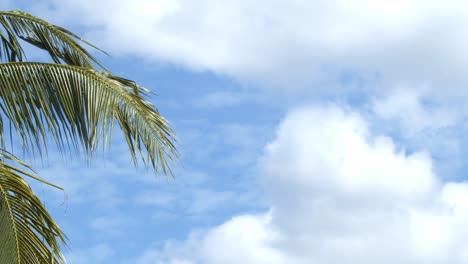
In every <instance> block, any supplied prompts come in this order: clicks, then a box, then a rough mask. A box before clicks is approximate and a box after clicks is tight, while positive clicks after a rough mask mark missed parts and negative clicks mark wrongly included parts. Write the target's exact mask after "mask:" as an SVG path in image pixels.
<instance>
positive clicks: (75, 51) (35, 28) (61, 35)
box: [0, 11, 105, 69]
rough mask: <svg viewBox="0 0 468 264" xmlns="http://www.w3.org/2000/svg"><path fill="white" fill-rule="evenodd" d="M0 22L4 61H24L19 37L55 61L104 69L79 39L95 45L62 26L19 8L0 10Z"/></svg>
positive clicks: (0, 41)
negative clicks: (18, 9) (15, 9)
mask: <svg viewBox="0 0 468 264" xmlns="http://www.w3.org/2000/svg"><path fill="white" fill-rule="evenodd" d="M0 24H1V26H3V29H4V31H1V30H0V46H1V47H2V48H1V51H2V52H0V60H2V61H4V62H22V61H26V60H25V53H24V49H23V47H22V46H21V43H20V41H19V39H22V40H24V41H26V42H28V43H30V44H32V45H34V46H36V47H38V48H40V49H43V50H45V51H47V52H48V53H49V55H50V57H51V58H52V60H53V61H54V62H55V63H65V64H69V65H76V66H83V67H91V68H94V66H93V62H94V63H96V64H97V65H99V66H100V67H101V68H103V69H105V68H104V66H103V65H101V64H100V63H99V61H97V60H96V59H95V58H94V57H93V56H92V55H91V53H89V52H88V51H87V50H86V49H85V48H84V47H83V46H81V45H80V44H79V42H78V41H81V42H83V43H86V44H87V45H89V46H91V47H93V48H96V47H95V46H93V45H91V44H90V43H88V42H86V41H84V40H83V39H81V38H80V37H79V36H77V35H75V34H74V33H72V32H70V31H68V30H66V29H64V28H62V27H59V26H55V25H52V24H50V23H48V22H47V21H44V20H42V19H39V18H37V17H35V16H33V15H30V14H28V13H25V12H21V11H2V12H0ZM18 38H19V39H18ZM96 49H98V48H96ZM98 50H100V49H98ZM100 51H101V52H104V51H102V50H100ZM104 53H105V52H104Z"/></svg>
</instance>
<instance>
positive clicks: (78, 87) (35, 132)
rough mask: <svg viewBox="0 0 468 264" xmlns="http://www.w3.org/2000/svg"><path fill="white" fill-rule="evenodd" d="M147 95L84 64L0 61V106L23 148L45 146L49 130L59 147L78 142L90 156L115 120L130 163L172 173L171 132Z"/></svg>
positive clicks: (126, 82) (172, 143) (174, 155)
mask: <svg viewBox="0 0 468 264" xmlns="http://www.w3.org/2000/svg"><path fill="white" fill-rule="evenodd" d="M148 93H149V91H148V90H147V89H145V88H143V87H141V86H138V85H137V84H135V83H134V82H132V81H129V80H126V79H123V78H120V77H117V76H114V75H111V74H109V73H107V72H101V71H97V70H94V69H90V68H85V67H77V66H69V65H59V64H47V63H32V62H15V63H3V64H0V110H1V111H2V112H3V113H4V114H5V116H6V117H7V118H8V120H9V121H10V122H12V124H13V126H14V128H15V131H16V132H17V134H18V137H19V138H20V139H21V141H22V143H23V147H25V148H26V149H28V148H36V149H38V150H39V151H40V150H41V149H43V148H46V146H47V139H48V134H50V135H52V139H53V140H54V141H55V142H56V143H57V145H58V146H59V148H61V149H63V148H65V147H67V146H69V145H70V144H71V145H73V146H75V148H76V149H79V148H80V146H84V148H85V151H86V152H87V153H88V154H92V153H93V152H94V151H95V149H96V146H97V145H98V143H99V142H100V141H102V144H104V145H107V144H108V141H109V138H110V137H111V136H109V135H112V130H113V127H114V123H115V121H117V123H118V124H119V126H120V128H121V130H122V131H123V134H124V136H125V139H126V141H127V144H128V146H129V148H130V153H131V155H132V158H133V161H134V162H135V163H137V160H138V158H137V156H138V155H140V156H141V158H142V160H143V161H144V162H145V163H146V164H148V163H149V164H150V165H151V166H152V167H153V168H154V169H155V171H157V170H159V169H162V172H163V173H164V174H166V175H167V174H171V175H172V171H171V165H172V163H173V162H174V161H175V160H176V159H177V153H176V149H175V146H174V142H175V139H174V134H173V132H172V131H171V129H170V128H169V125H168V122H167V120H166V119H164V118H163V117H162V116H161V115H160V113H159V112H158V111H157V109H156V108H155V107H154V105H152V104H151V103H150V102H149V101H147V100H146V99H145V97H146V96H147V95H148ZM0 118H1V117H0ZM0 123H4V121H3V120H0Z"/></svg>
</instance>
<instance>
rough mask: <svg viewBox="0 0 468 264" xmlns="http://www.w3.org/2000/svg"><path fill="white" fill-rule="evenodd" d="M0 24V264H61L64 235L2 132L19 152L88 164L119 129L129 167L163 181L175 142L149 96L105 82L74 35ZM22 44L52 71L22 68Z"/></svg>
mask: <svg viewBox="0 0 468 264" xmlns="http://www.w3.org/2000/svg"><path fill="white" fill-rule="evenodd" d="M0 24H1V27H0V47H1V48H0V62H1V63H0V111H1V113H0V241H2V242H3V241H5V243H2V244H0V263H64V261H65V260H64V258H63V256H62V254H61V251H60V245H59V244H60V243H65V235H64V234H63V232H62V231H61V230H60V228H59V227H58V226H57V224H56V223H55V222H54V221H53V219H52V218H51V216H50V215H49V214H48V212H47V210H46V209H45V207H44V206H43V205H42V203H41V202H40V200H39V199H38V198H37V196H36V195H35V194H34V192H33V191H32V190H31V188H30V187H29V185H28V184H27V182H26V181H25V180H24V177H25V176H28V177H33V178H35V179H38V180H40V181H43V182H45V181H44V180H43V179H41V178H39V177H38V176H36V175H34V174H33V173H31V172H28V169H30V168H29V167H28V166H27V165H26V164H25V163H24V162H22V161H21V160H19V159H18V158H16V157H15V156H13V155H12V154H11V153H9V152H8V151H7V150H6V144H5V141H6V140H5V134H6V132H5V128H6V127H7V126H8V127H13V128H14V129H13V131H14V132H13V133H14V134H15V135H16V136H17V137H18V139H19V142H20V143H21V146H22V148H23V149H25V150H31V151H34V152H37V153H39V154H43V153H44V152H45V153H46V152H47V145H48V142H49V143H50V142H51V140H52V142H53V143H55V145H56V146H57V148H58V149H59V150H61V151H66V150H70V148H73V149H74V150H76V151H81V150H83V151H84V152H86V154H87V155H88V156H90V155H92V154H93V153H94V152H95V151H96V149H97V146H98V145H100V144H102V145H104V146H106V145H108V144H109V143H110V141H111V138H112V132H113V130H114V126H115V124H118V127H119V128H120V130H121V131H122V132H123V135H124V137H125V140H126V142H127V144H128V147H129V151H130V154H131V156H132V160H133V162H134V163H135V165H136V164H137V163H138V160H142V161H143V162H144V164H145V165H149V166H151V167H152V168H153V169H154V170H155V172H161V173H163V174H164V175H173V171H172V167H173V165H174V163H175V162H176V161H177V152H176V148H175V145H174V141H175V139H174V134H173V132H172V130H171V129H170V127H169V125H168V122H167V120H166V119H164V118H163V117H162V116H161V114H160V113H159V112H158V110H157V109H156V107H155V106H154V105H153V104H151V103H150V102H149V101H148V97H149V96H150V95H151V92H150V91H149V90H147V89H145V88H144V87H141V86H139V85H137V84H136V83H135V82H133V81H131V80H127V79H125V78H122V77H118V76H115V75H113V74H111V73H110V72H109V71H108V70H106V69H105V68H104V66H102V65H101V64H100V63H99V61H98V60H97V59H96V58H94V57H93V56H92V55H91V53H90V52H88V51H87V50H86V49H85V48H84V47H83V46H82V45H81V43H85V44H88V45H91V44H89V43H87V42H85V41H84V40H82V39H81V38H79V37H78V36H77V35H75V34H73V33H72V32H70V31H68V30H66V29H64V28H61V27H58V26H55V25H52V24H50V23H48V22H46V21H44V20H41V19H39V18H37V17H34V16H32V15H30V14H27V13H24V12H20V11H4V12H0ZM25 44H32V45H34V46H36V47H38V48H40V49H42V50H45V51H46V52H47V53H48V54H49V55H50V58H51V60H52V61H53V63H43V62H28V61H27V60H26V54H25V51H24V47H23V45H25ZM91 47H94V46H92V45H91ZM94 48H95V47H94ZM11 163H15V164H17V165H19V167H24V168H25V169H26V170H25V169H20V168H19V167H18V166H13V165H9V164H11ZM46 183H47V182H46ZM48 184H50V183H48Z"/></svg>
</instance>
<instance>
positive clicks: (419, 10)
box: [27, 0, 468, 93]
mask: <svg viewBox="0 0 468 264" xmlns="http://www.w3.org/2000/svg"><path fill="white" fill-rule="evenodd" d="M45 3H47V4H45ZM466 7H467V6H466V3H465V2H463V1H456V0H455V1H448V2H447V1H445V2H444V3H441V2H440V1H435V0H429V1H427V0H426V1H422V0H410V1H402V0H398V1H396V0H393V1H389V0H379V1H373V0H372V1H371V0H352V1H349V0H333V1H302V0H292V1H254V2H252V1H246V0H241V1H239V0H236V1H234V0H227V1H223V3H222V4H220V3H219V2H218V1H213V0H202V1H197V2H196V3H194V2H192V1H188V0H169V1H154V0H136V1H132V2H129V1H125V0H117V1H111V0H104V1H99V2H96V1H91V0H70V1H58V0H52V1H45V0H43V1H37V2H35V3H34V4H31V3H28V6H27V8H28V9H31V10H32V11H33V12H35V13H38V14H41V15H43V16H46V17H48V18H49V19H51V20H53V21H56V22H57V23H73V24H79V25H84V26H85V29H86V32H87V36H88V37H89V38H91V39H92V40H93V41H94V42H98V43H100V44H101V45H102V46H103V47H104V48H105V49H107V50H110V51H111V52H112V53H113V54H133V55H138V56H141V57H143V58H145V59H149V60H151V59H152V60H157V61H166V62H169V63H173V64H177V65H183V66H185V67H188V68H191V69H195V70H210V71H213V72H217V73H221V74H227V75H230V76H233V77H235V78H237V79H240V80H248V81H252V82H254V83H258V82H259V83H262V84H267V85H268V86H269V87H287V89H288V91H291V90H294V89H295V88H300V87H311V84H314V85H316V86H315V87H317V89H320V91H321V92H325V91H329V92H335V90H334V89H332V88H331V87H333V84H337V83H338V84H340V83H342V82H346V83H348V84H349V83H353V82H357V83H358V84H359V85H360V86H362V84H363V83H364V84H365V83H368V82H372V83H373V84H375V83H374V82H381V81H390V82H397V83H398V82H404V83H416V84H418V85H423V86H424V85H425V87H423V86H421V89H422V90H430V91H432V92H439V91H441V88H440V87H442V85H443V87H444V89H442V90H443V91H444V93H445V92H447V90H452V91H458V90H457V88H460V87H464V86H465V85H466V84H467V83H468V79H467V78H466V74H465V70H464V69H466V68H467V67H466V66H468V65H467V63H466V62H467V61H468V60H467V55H466V52H464V51H465V47H466V46H467V44H468V33H467V32H466V30H465V29H466V26H467V24H468V20H467V17H468V16H467V11H466V10H468V9H467V8H466ZM339 86H340V85H337V86H336V87H339ZM324 87H326V89H325V88H324ZM433 87H435V88H433ZM346 91H347V90H346ZM346 91H345V90H341V92H346Z"/></svg>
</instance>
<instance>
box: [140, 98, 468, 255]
mask: <svg viewBox="0 0 468 264" xmlns="http://www.w3.org/2000/svg"><path fill="white" fill-rule="evenodd" d="M367 127H368V124H367V123H366V122H365V121H364V120H363V119H362V117H360V116H359V115H358V114H356V113H353V112H350V111H345V110H342V109H340V108H337V107H323V108H317V107H304V108H300V109H297V110H295V111H293V112H291V113H289V114H288V115H287V117H286V118H285V119H284V120H283V121H282V123H281V125H280V126H279V129H278V131H277V136H276V138H275V140H274V141H273V142H271V143H270V144H268V145H267V146H266V148H265V154H264V156H263V158H262V160H261V166H260V167H261V168H262V169H261V170H262V175H263V176H262V181H263V186H264V188H265V192H266V193H267V196H268V200H269V202H270V206H271V208H272V210H271V212H268V213H265V214H263V215H243V216H238V217H234V218H233V219H231V220H229V221H227V222H226V223H224V224H221V225H219V226H216V227H213V228H211V229H208V230H204V231H194V232H193V233H192V234H191V235H190V236H189V238H188V239H187V240H186V241H183V242H167V243H166V245H165V246H164V247H163V248H162V249H157V248H156V249H154V248H153V249H150V250H148V251H147V252H145V254H144V255H143V256H142V259H141V263H205V264H211V263H220V262H223V263H298V264H302V263H304V264H305V263H313V264H333V263H343V262H352V263H363V264H365V263H369V264H370V263H382V264H385V263H421V264H422V263H424V264H427V263H429V264H442V263H454V264H458V263H460V264H462V263H466V261H468V258H467V257H468V255H467V254H466V252H468V239H467V237H468V236H467V235H468V227H467V226H466V222H467V221H468V184H467V183H463V182H461V183H455V182H442V181H441V179H440V178H438V177H437V176H436V175H435V174H434V172H433V168H432V160H431V158H430V157H429V156H428V155H427V154H426V153H424V152H416V153H405V151H404V150H399V149H398V148H397V147H396V146H395V144H394V143H393V141H392V139H390V138H388V137H385V136H375V135H371V134H370V132H369V131H368V129H367ZM158 261H159V262H158ZM177 261H179V262H177ZM184 261H185V262H184Z"/></svg>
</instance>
